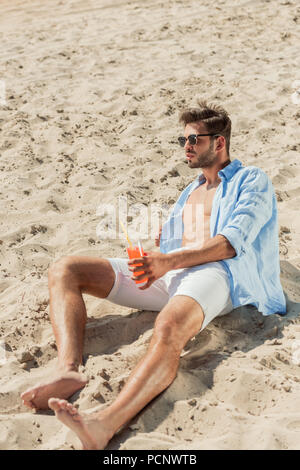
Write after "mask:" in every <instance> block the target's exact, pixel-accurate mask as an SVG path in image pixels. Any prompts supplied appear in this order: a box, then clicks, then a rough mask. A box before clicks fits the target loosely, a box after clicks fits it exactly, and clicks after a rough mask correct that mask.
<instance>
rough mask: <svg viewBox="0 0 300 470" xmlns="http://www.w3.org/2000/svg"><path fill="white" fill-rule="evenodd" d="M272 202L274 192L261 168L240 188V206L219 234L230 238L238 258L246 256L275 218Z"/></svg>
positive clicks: (245, 180) (245, 179) (255, 170)
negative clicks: (269, 221) (260, 233)
mask: <svg viewBox="0 0 300 470" xmlns="http://www.w3.org/2000/svg"><path fill="white" fill-rule="evenodd" d="M272 199H273V188H272V183H271V181H270V180H269V178H268V176H267V175H266V174H265V173H264V172H263V171H262V170H260V169H259V168H255V169H252V170H251V171H250V172H249V173H248V175H247V176H246V177H245V178H244V180H243V182H242V183H241V185H240V188H239V195H238V198H237V202H236V205H235V207H234V210H233V211H232V213H231V214H230V216H229V218H228V220H227V223H226V225H225V227H224V228H223V229H222V230H221V231H219V232H218V234H220V235H223V236H224V237H226V238H227V240H228V241H229V243H230V244H231V246H232V247H233V248H234V249H235V252H236V256H241V255H242V254H243V253H245V252H246V250H247V246H249V245H251V243H253V242H254V240H255V239H256V237H257V235H258V234H259V232H260V231H261V229H262V228H263V227H264V225H265V224H266V223H267V222H268V220H269V219H270V218H271V217H272Z"/></svg>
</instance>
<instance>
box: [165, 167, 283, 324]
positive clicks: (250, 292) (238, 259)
mask: <svg viewBox="0 0 300 470" xmlns="http://www.w3.org/2000/svg"><path fill="white" fill-rule="evenodd" d="M218 175H219V178H220V179H221V183H220V184H219V186H218V187H217V190H216V193H215V196H214V199H213V204H212V211H211V218H210V236H211V237H215V236H216V235H223V236H224V237H226V238H227V240H228V241H229V242H230V244H231V245H232V247H233V248H234V249H235V251H236V256H235V257H234V258H230V259H226V260H221V261H220V262H221V263H222V264H223V266H224V267H225V269H226V270H227V273H228V276H229V280H230V291H231V300H232V304H233V308H237V307H240V306H241V305H247V304H251V305H254V306H255V307H257V309H258V310H259V311H260V312H261V313H262V314H263V315H270V314H272V313H281V314H284V313H286V300H285V296H284V293H283V290H282V286H281V283H280V263H279V241H278V222H277V202H276V196H275V193H274V189H273V186H272V183H271V181H270V179H269V178H268V176H267V175H266V173H264V172H263V171H262V170H261V169H260V168H257V167H255V166H246V167H245V166H243V165H242V163H241V162H240V161H239V160H237V159H236V160H233V161H232V162H231V163H230V164H229V165H227V166H226V167H225V168H223V170H220V171H219V172H218ZM204 182H205V177H204V175H203V174H200V175H199V176H198V177H197V179H196V180H195V181H193V182H192V183H191V184H189V185H188V186H187V187H186V188H185V189H184V190H183V192H182V193H181V195H180V197H179V198H178V200H177V202H176V203H175V206H174V207H173V210H172V212H171V214H170V216H169V218H168V220H167V221H166V222H165V223H164V225H163V227H162V233H161V240H160V251H161V252H162V253H169V252H170V251H172V250H175V249H178V248H180V247H181V244H182V236H183V229H184V226H183V217H182V215H183V214H182V213H183V208H184V205H185V203H186V201H187V199H188V197H189V196H190V194H191V192H192V191H194V190H195V189H196V188H198V187H199V186H200V185H201V184H203V183H204Z"/></svg>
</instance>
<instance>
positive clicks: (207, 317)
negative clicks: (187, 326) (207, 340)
mask: <svg viewBox="0 0 300 470" xmlns="http://www.w3.org/2000/svg"><path fill="white" fill-rule="evenodd" d="M107 259H108V261H109V262H110V263H111V266H112V268H113V270H114V272H115V275H116V278H115V283H114V285H113V287H112V289H111V291H110V293H109V294H108V296H107V297H106V300H109V301H110V302H113V303H115V304H118V305H122V306H125V307H130V308H136V309H138V310H157V311H160V310H162V308H163V307H164V306H165V305H166V304H167V303H168V301H169V300H170V299H171V298H172V297H174V296H175V295H187V296H189V297H192V298H193V299H194V300H196V302H198V303H199V305H200V306H201V308H202V310H203V313H204V322H203V324H202V327H201V330H200V331H202V330H203V329H204V328H205V327H206V326H207V325H208V323H210V322H211V321H212V320H213V319H214V318H215V317H217V316H221V315H225V314H226V313H229V312H230V311H231V310H232V309H233V307H232V303H231V297H230V284H229V279H228V274H227V272H226V269H225V268H224V267H223V266H222V264H221V263H219V262H214V263H206V264H202V265H197V266H192V267H190V268H183V269H175V270H172V271H169V272H167V273H166V274H165V275H164V276H163V277H161V278H160V279H158V280H157V281H155V282H153V284H151V286H150V287H149V288H148V289H146V290H140V289H139V288H138V286H141V285H143V284H136V283H135V282H134V281H133V280H132V279H131V276H132V275H133V273H132V272H131V271H129V269H128V264H127V263H128V259H127V258H126V259H123V258H107Z"/></svg>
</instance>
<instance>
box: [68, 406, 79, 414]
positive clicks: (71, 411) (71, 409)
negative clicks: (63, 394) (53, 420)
mask: <svg viewBox="0 0 300 470" xmlns="http://www.w3.org/2000/svg"><path fill="white" fill-rule="evenodd" d="M67 410H68V411H69V413H70V414H71V415H73V416H74V415H76V414H77V413H78V411H77V408H75V406H73V405H72V404H71V403H68V406H67Z"/></svg>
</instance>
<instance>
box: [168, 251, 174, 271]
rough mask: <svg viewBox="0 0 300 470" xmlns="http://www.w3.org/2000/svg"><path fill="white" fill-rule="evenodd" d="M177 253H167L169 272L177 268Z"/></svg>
mask: <svg viewBox="0 0 300 470" xmlns="http://www.w3.org/2000/svg"><path fill="white" fill-rule="evenodd" d="M174 255H175V253H174V254H173V253H167V254H166V260H167V266H168V271H172V269H176V268H175V256H174Z"/></svg>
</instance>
